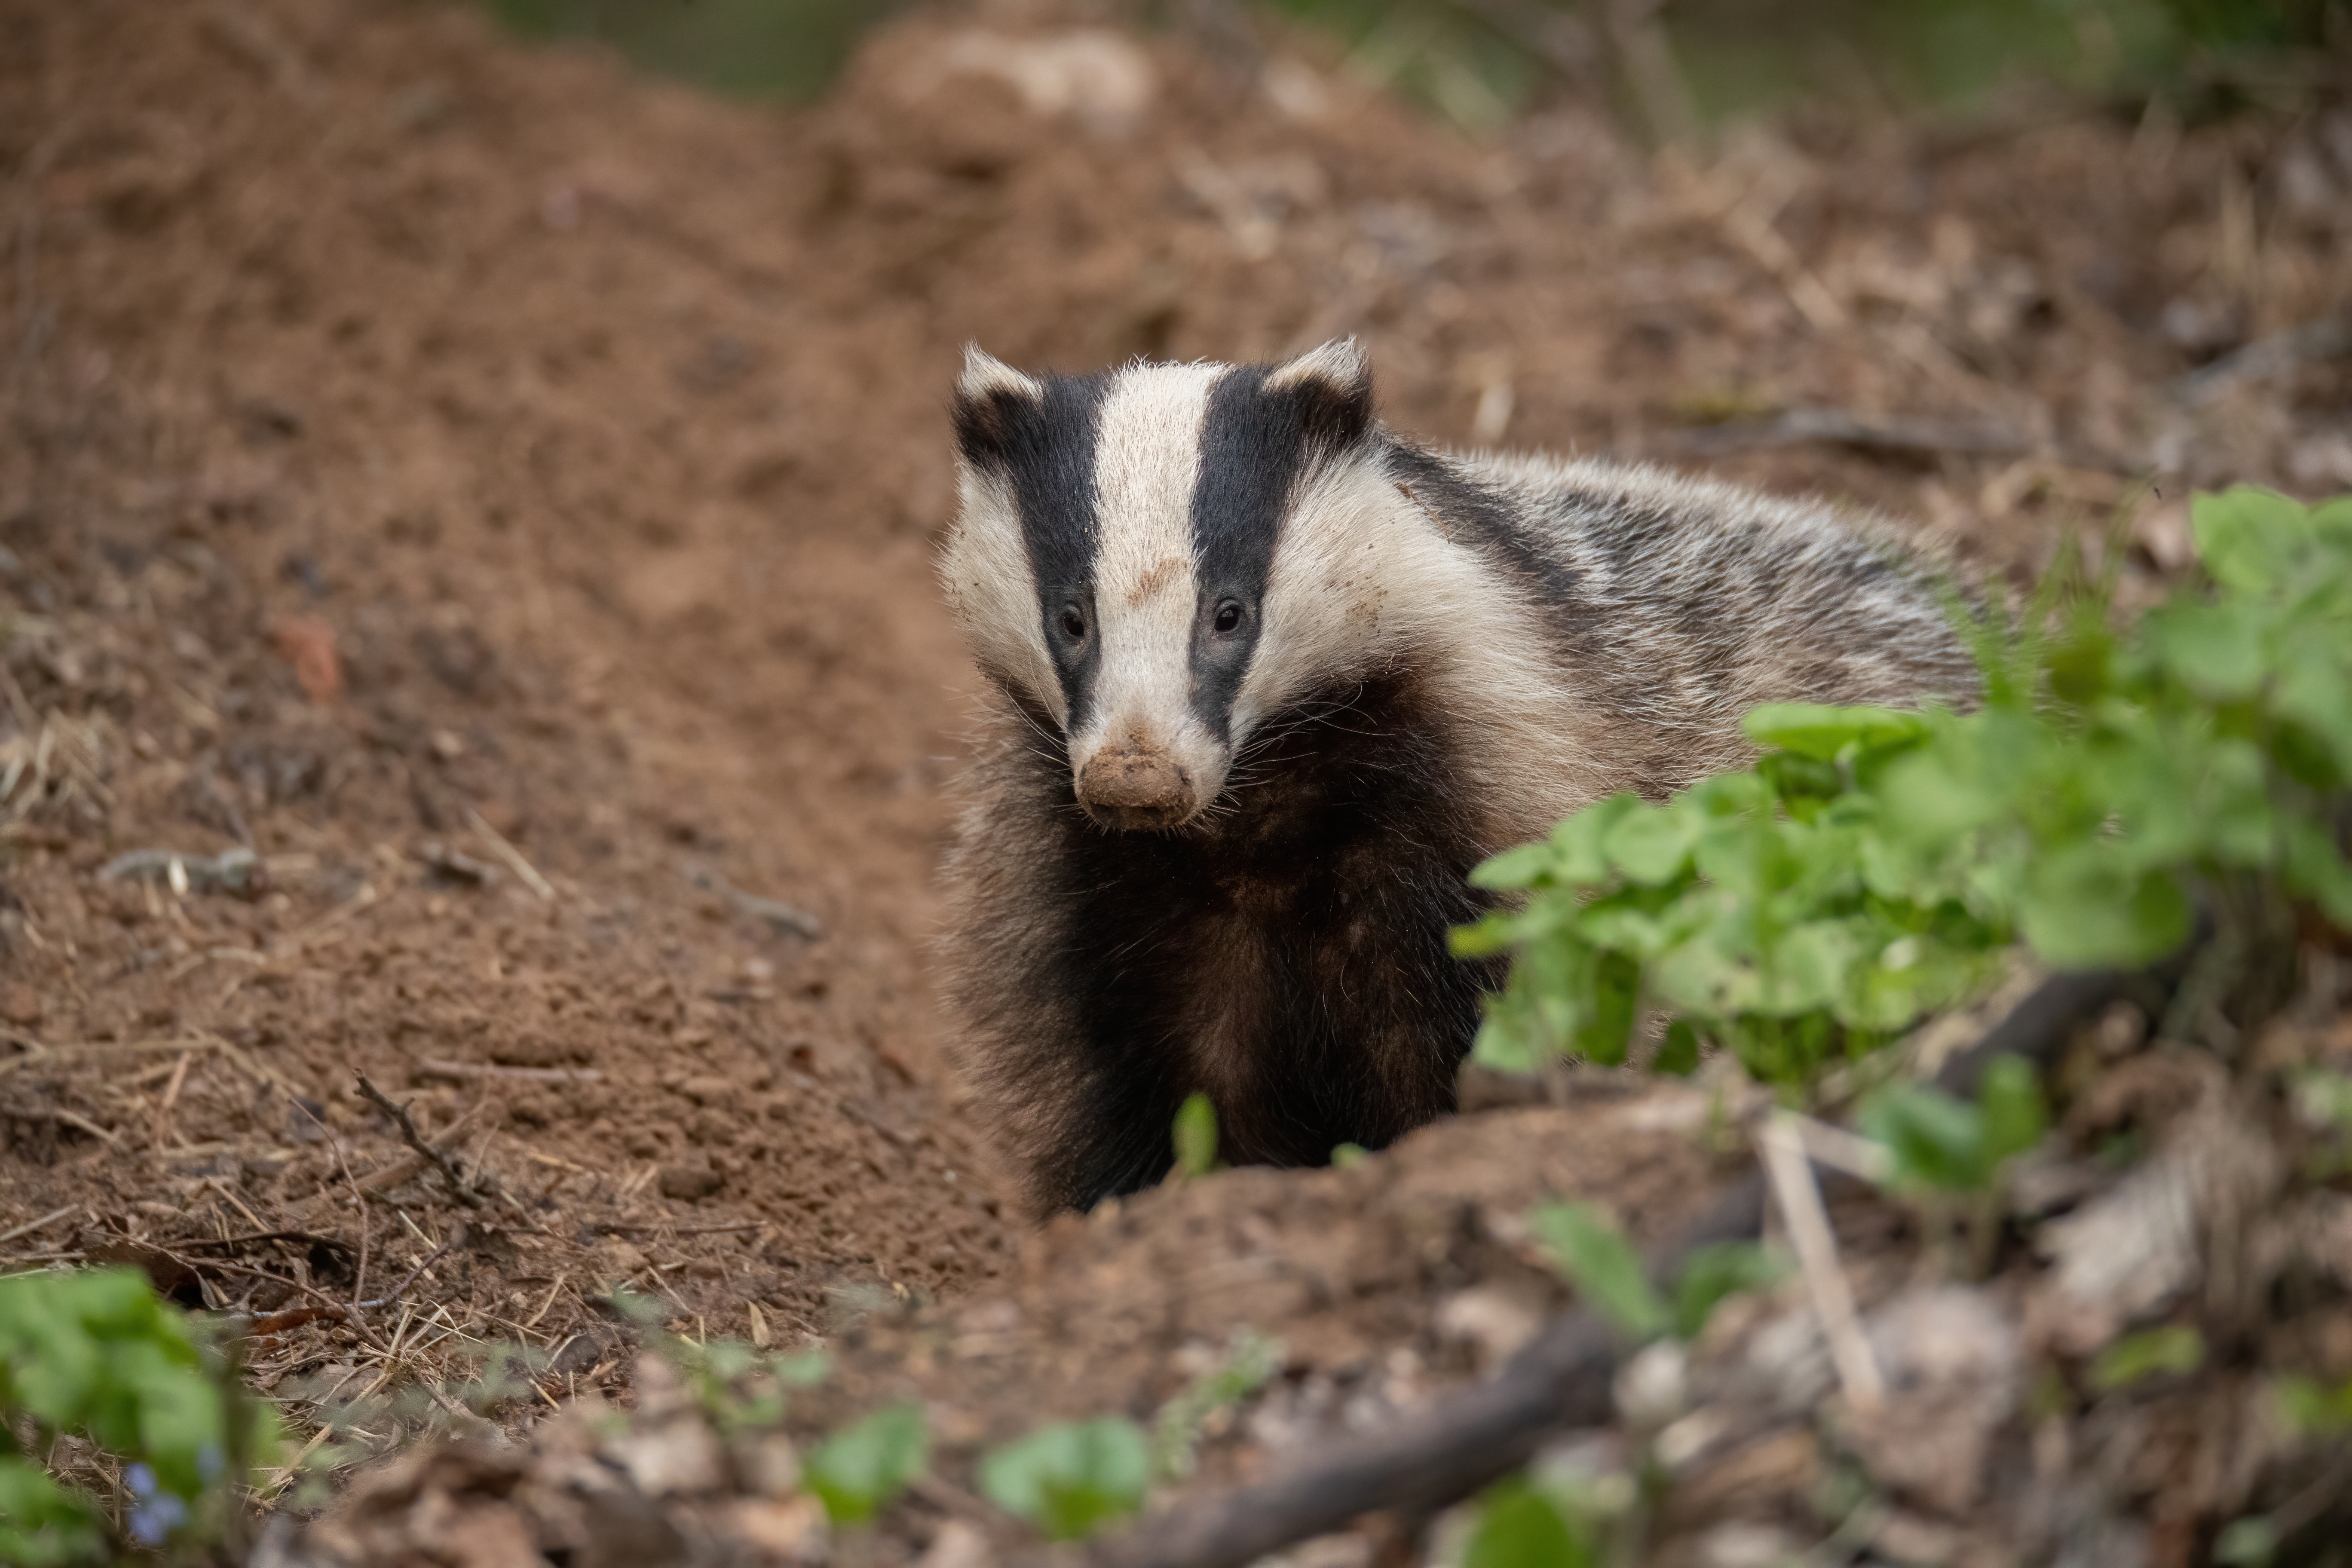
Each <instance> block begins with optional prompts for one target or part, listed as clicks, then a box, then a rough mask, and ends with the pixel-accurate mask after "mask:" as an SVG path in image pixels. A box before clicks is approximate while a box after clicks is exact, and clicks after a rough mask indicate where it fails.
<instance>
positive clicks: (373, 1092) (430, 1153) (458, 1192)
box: [358, 1073, 482, 1209]
mask: <svg viewBox="0 0 2352 1568" xmlns="http://www.w3.org/2000/svg"><path fill="white" fill-rule="evenodd" d="M358 1077H359V1081H360V1098H361V1099H362V1100H366V1101H367V1102H368V1103H369V1104H370V1105H373V1106H374V1107H375V1108H376V1109H377V1110H381V1111H383V1113H384V1114H385V1115H386V1116H389V1117H391V1118H392V1120H393V1124H394V1126H396V1127H398V1128H399V1129H400V1137H401V1141H402V1142H404V1143H406V1144H407V1145H408V1146H409V1148H410V1149H411V1150H413V1151H414V1152H415V1153H416V1154H417V1155H418V1156H419V1157H420V1158H422V1159H423V1160H424V1161H425V1163H426V1164H429V1165H431V1166H432V1167H433V1168H434V1169H435V1170H436V1171H438V1172H440V1173H441V1179H442V1180H443V1181H444V1182H446V1183H447V1184H448V1186H449V1193H450V1195H451V1196H453V1197H455V1198H456V1199H457V1201H458V1202H459V1203H461V1204H463V1205H466V1206H467V1208H469V1209H478V1208H480V1207H481V1206H482V1194H481V1193H480V1192H478V1191H477V1190H476V1188H475V1186H474V1184H472V1183H471V1182H468V1181H467V1179H466V1173H464V1172H463V1171H461V1170H459V1169H458V1168H457V1161H456V1160H455V1159H453V1158H451V1157H450V1155H449V1154H448V1153H447V1152H445V1151H444V1150H442V1149H440V1148H438V1147H436V1145H434V1144H431V1143H427V1142H425V1135H424V1134H423V1133H421V1132H419V1131H417V1130H416V1123H415V1121H414V1120H413V1119H412V1118H411V1117H410V1116H409V1114H408V1107H407V1106H405V1105H396V1104H394V1102H393V1101H392V1100H391V1099H390V1097H388V1096H387V1095H386V1094H385V1093H384V1092H383V1090H382V1089H378V1088H376V1086H375V1085H374V1084H373V1083H372V1082H370V1081H369V1080H368V1075H367V1074H365V1073H360V1074H359V1075H358Z"/></svg>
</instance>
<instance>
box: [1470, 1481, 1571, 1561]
mask: <svg viewBox="0 0 2352 1568" xmlns="http://www.w3.org/2000/svg"><path fill="white" fill-rule="evenodd" d="M1595 1561H1596V1559H1595V1557H1594V1553H1593V1551H1592V1546H1591V1542H1589V1541H1587V1540H1585V1539H1584V1537H1583V1536H1582V1534H1581V1533H1580V1532H1579V1531H1573V1530H1570V1528H1569V1522H1568V1520H1567V1518H1566V1517H1565V1516H1564V1515H1563V1514H1561V1512H1560V1510H1559V1505H1558V1504H1557V1503H1555V1502H1553V1501H1552V1500H1551V1499H1549V1497H1546V1496H1545V1495H1544V1494H1543V1493H1542V1492H1540V1491H1538V1490H1537V1489H1535V1488H1533V1487H1531V1486H1529V1485H1528V1483H1527V1482H1526V1481H1525V1480H1524V1479H1513V1480H1508V1481H1504V1482H1502V1483H1500V1484H1499V1485H1497V1486H1495V1487H1493V1488H1491V1489H1488V1491H1487V1492H1486V1497H1485V1499H1484V1500H1483V1502H1482V1505H1481V1506H1480V1508H1479V1510H1478V1524H1477V1528H1476V1529H1475V1530H1474V1531H1471V1534H1470V1541H1469V1543H1468V1544H1467V1545H1466V1546H1465V1548H1464V1549H1463V1553H1462V1568H1591V1565H1592V1564H1593V1563H1594V1562H1595Z"/></svg>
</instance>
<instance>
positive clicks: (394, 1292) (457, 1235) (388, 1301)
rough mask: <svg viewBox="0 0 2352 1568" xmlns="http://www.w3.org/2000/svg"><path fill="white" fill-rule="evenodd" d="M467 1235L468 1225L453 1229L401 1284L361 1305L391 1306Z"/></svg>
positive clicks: (410, 1271) (411, 1270)
mask: <svg viewBox="0 0 2352 1568" xmlns="http://www.w3.org/2000/svg"><path fill="white" fill-rule="evenodd" d="M465 1236H466V1227H465V1226H462V1225H461V1226H457V1227H456V1228H454V1229H452V1230H451V1231H450V1232H449V1234H448V1235H447V1236H446V1237H444V1238H443V1239H442V1242H441V1245H440V1246H438V1247H435V1248H434V1249H433V1250H432V1251H430V1252H428V1253H426V1254H425V1257H424V1259H423V1260H422V1261H421V1262H419V1263H418V1264H417V1265H416V1267H415V1268H412V1269H410V1270H409V1271H408V1278H407V1279H403V1280H402V1281H401V1282H400V1283H399V1284H397V1285H394V1287H393V1288H392V1289H390V1290H388V1291H386V1292H385V1293H384V1294H383V1295H381V1296H378V1297H377V1298H376V1299H375V1300H373V1301H362V1302H361V1303H360V1305H361V1306H362V1307H389V1306H390V1305H392V1304H393V1303H394V1301H397V1300H400V1298H401V1295H402V1293H403V1292H404V1291H405V1290H406V1289H408V1288H409V1287H410V1286H411V1285H414V1284H415V1283H416V1280H417V1277H418V1276H420V1275H422V1274H423V1273H424V1272H425V1270H426V1269H428V1268H432V1267H433V1266H434V1265H435V1264H436V1263H437V1262H439V1261H440V1260H441V1255H442V1254H443V1253H445V1252H446V1251H448V1250H449V1249H450V1248H451V1247H455V1246H456V1245H457V1243H458V1242H459V1241H461V1240H463V1239H465Z"/></svg>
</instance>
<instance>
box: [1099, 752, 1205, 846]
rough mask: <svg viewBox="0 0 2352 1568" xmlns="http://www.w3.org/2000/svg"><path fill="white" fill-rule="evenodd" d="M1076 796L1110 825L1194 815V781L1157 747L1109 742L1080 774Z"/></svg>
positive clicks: (1146, 824) (1141, 825)
mask: <svg viewBox="0 0 2352 1568" xmlns="http://www.w3.org/2000/svg"><path fill="white" fill-rule="evenodd" d="M1078 800H1079V802H1080V804H1082V805H1085V806H1086V808H1087V815H1088V816H1092V817H1093V818H1094V819H1095V820H1096V821H1097V822H1099V823H1101V824H1102V825H1103V826H1106V827H1116V828H1118V829H1120V830H1121V831H1124V832H1133V831H1136V830H1139V829H1142V830H1149V829H1151V828H1155V827H1173V826H1176V825H1177V824H1178V823H1181V822H1182V821H1183V820H1184V819H1185V818H1186V817H1188V816H1192V806H1193V804H1194V803H1193V795H1192V781H1191V780H1190V779H1187V778H1186V777H1185V776H1184V772H1183V770H1182V769H1181V768H1179V767H1178V766H1177V765H1176V760H1175V759H1174V758H1173V757H1171V756H1170V755H1169V754H1168V753H1167V752H1163V751H1160V750H1159V749H1158V748H1157V747H1139V746H1122V747H1113V746H1105V747H1104V748H1103V749H1102V750H1100V751H1098V752H1096V753H1095V754H1094V755H1093V756H1092V757H1090V758H1089V759H1087V765H1086V767H1085V768H1084V769H1083V770H1081V771H1080V773H1078Z"/></svg>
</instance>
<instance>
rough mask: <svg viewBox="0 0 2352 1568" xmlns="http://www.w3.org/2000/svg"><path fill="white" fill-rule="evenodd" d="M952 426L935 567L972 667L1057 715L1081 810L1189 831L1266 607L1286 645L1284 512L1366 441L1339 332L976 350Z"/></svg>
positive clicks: (1358, 384) (1251, 690)
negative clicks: (1293, 337)
mask: <svg viewBox="0 0 2352 1568" xmlns="http://www.w3.org/2000/svg"><path fill="white" fill-rule="evenodd" d="M955 423H956V435H957V442H958V447H959V449H960V454H961V463H960V465H959V468H960V479H961V516H960V517H959V519H958V521H957V525H956V529H955V531H954V533H953V534H952V536H951V537H950V542H949V544H948V548H947V551H946V553H945V558H944V560H943V563H942V574H943V575H944V577H945V579H946V583H947V588H948V594H949V597H950V602H951V603H952V604H953V605H954V607H955V610H956V613H957V616H958V618H959V619H960V620H961V623H962V625H963V628H964V633H965V636H966V637H967V638H968V639H969V640H970V641H971V646H972V650H973V653H974V656H975V657H976V658H977V659H978V661H979V663H980V666H981V668H982V671H983V672H984V673H985V674H987V675H988V677H989V678H990V679H992V680H993V681H995V682H996V683H997V684H998V685H999V686H1001V687H1002V688H1003V689H1004V690H1005V691H1006V692H1007V693H1008V694H1009V695H1010V696H1012V698H1013V700H1015V701H1016V702H1019V703H1021V704H1022V705H1024V707H1026V708H1027V709H1029V710H1031V712H1032V713H1033V715H1040V714H1042V715H1043V716H1044V717H1045V718H1047V719H1050V721H1052V723H1053V724H1054V725H1055V726H1056V727H1058V729H1059V731H1060V732H1061V736H1062V738H1063V739H1064V740H1065V741H1066V744H1067V747H1068V753H1069V765H1070V770H1071V775H1072V780H1073V783H1074V784H1075V786H1076V792H1077V798H1078V801H1079V803H1080V804H1081V805H1083V806H1084V807H1085V808H1086V810H1087V814H1088V815H1089V816H1092V817H1093V818H1094V820H1095V821H1096V822H1097V823H1099V824H1101V825H1102V826H1105V827H1109V828H1114V829H1118V830H1123V831H1136V830H1155V831H1163V832H1164V831H1168V830H1171V829H1176V828H1181V827H1182V826H1185V825H1186V824H1188V823H1191V822H1193V821H1194V820H1196V819H1197V818H1198V817H1199V816H1200V815H1201V813H1202V811H1203V810H1204V809H1205V808H1206V807H1207V806H1209V805H1211V804H1212V803H1213V802H1214V801H1215V800H1216V799H1217V797H1218V795H1219V794H1220V793H1221V792H1222V791H1223V788H1224V785H1225V779H1226V774H1227V772H1228V770H1229V768H1230V767H1231V764H1232V761H1233V757H1234V752H1235V750H1236V749H1237V748H1238V747H1239V746H1240V745H1241V743H1242V742H1244V740H1246V739H1247V735H1248V731H1249V730H1250V729H1251V728H1252V727H1253V726H1254V724H1255V722H1257V721H1259V720H1260V719H1262V718H1263V717H1264V715H1265V711H1266V704H1265V701H1264V700H1263V698H1264V694H1265V688H1266V687H1267V684H1268V683H1267V681H1266V679H1265V674H1264V672H1263V671H1261V672H1260V673H1259V675H1258V677H1257V678H1255V679H1253V675H1252V671H1253V666H1254V665H1255V664H1259V663H1261V662H1262V661H1263V647H1262V645H1264V644H1265V643H1266V641H1267V628H1268V626H1269V620H1270V618H1271V620H1272V621H1273V622H1274V623H1276V638H1275V640H1276V642H1279V641H1281V640H1282V639H1281V637H1280V632H1281V626H1280V623H1282V622H1283V621H1284V620H1285V619H1286V616H1285V615H1284V613H1283V606H1282V605H1281V603H1280V602H1279V600H1280V598H1281V595H1279V594H1278V593H1277V594H1276V595H1274V601H1273V602H1270V599H1269V584H1270V580H1271V579H1272V578H1273V577H1274V576H1275V575H1276V573H1275V565H1276V552H1277V549H1278V547H1279V546H1281V544H1282V543H1283V541H1284V535H1285V531H1286V524H1287V523H1288V522H1289V521H1290V520H1291V519H1292V518H1293V517H1294V515H1295V514H1297V512H1298V511H1299V510H1300V502H1301V499H1302V498H1303V497H1305V496H1306V495H1307V494H1308V493H1309V491H1311V490H1313V489H1316V488H1318V486H1321V485H1324V484H1325V483H1326V481H1328V478H1329V476H1330V475H1331V474H1333V473H1334V472H1335V471H1336V470H1338V469H1339V468H1344V467H1345V466H1346V459H1348V458H1349V457H1351V456H1353V455H1356V454H1358V453H1360V451H1361V450H1362V449H1363V448H1364V447H1365V445H1366V442H1367V440H1368V438H1369V437H1370V433H1371V386H1370V376H1369V374H1368V372H1367V369H1366V366H1365V364H1364V362H1363V359H1362V356H1361V355H1360V353H1359V352H1358V350H1357V348H1356V345H1355V344H1354V343H1353V342H1334V343H1327V344H1325V345H1324V346H1323V347H1322V348H1319V349H1317V350H1315V351H1314V352H1312V353H1307V354H1304V355H1301V356H1300V357H1298V358H1297V359H1294V360H1291V361H1288V362H1286V363H1282V364H1277V365H1271V366H1268V365H1239V366H1237V365H1223V364H1189V365H1166V364H1145V363H1135V364H1130V365H1128V366H1125V367H1123V368H1121V369H1119V370H1116V371H1109V372H1105V373H1103V374H1097V375H1089V376H1079V377H1066V376H1051V375H1049V376H1043V377H1038V376H1030V375H1024V374H1022V373H1021V372H1019V371H1016V370H1013V369H1012V368H1011V367H1010V366H1008V365H1005V364H1003V363H1000V362H998V361H996V360H994V359H992V358H990V357H989V356H988V355H986V354H984V353H981V352H980V351H979V350H978V349H976V348H975V349H971V350H970V351H968V352H967V354H966V358H965V363H964V371H963V375H962V378H961V381H960V382H959V383H958V385H957V391H956V401H955ZM1245 688H1246V689H1247V690H1246V693H1245Z"/></svg>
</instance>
